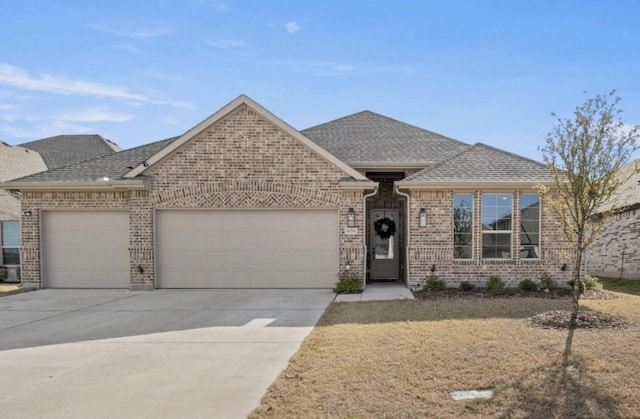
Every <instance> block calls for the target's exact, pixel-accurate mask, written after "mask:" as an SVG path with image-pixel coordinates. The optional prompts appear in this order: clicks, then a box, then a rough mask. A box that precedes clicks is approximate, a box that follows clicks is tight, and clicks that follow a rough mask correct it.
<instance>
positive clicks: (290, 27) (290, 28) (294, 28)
mask: <svg viewBox="0 0 640 419" xmlns="http://www.w3.org/2000/svg"><path fill="white" fill-rule="evenodd" d="M284 27H285V28H286V29H287V32H289V33H296V32H298V31H299V30H300V29H302V26H300V25H298V24H297V23H296V22H288V23H286V24H285V25H284Z"/></svg>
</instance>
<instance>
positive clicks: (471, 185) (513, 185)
mask: <svg viewBox="0 0 640 419" xmlns="http://www.w3.org/2000/svg"><path fill="white" fill-rule="evenodd" d="M395 185H396V187H398V188H403V189H425V188H426V189H465V190H468V189H489V188H492V189H501V188H502V189H532V188H533V187H534V186H535V185H544V186H549V187H554V186H555V183H553V182H551V181H550V182H531V181H515V182H514V181H488V182H487V181H485V182H474V181H473V180H468V181H464V182H447V181H441V182H434V181H420V180H413V181H398V182H395Z"/></svg>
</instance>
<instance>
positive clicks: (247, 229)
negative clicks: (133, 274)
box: [156, 210, 338, 288]
mask: <svg viewBox="0 0 640 419" xmlns="http://www.w3.org/2000/svg"><path fill="white" fill-rule="evenodd" d="M156 227H157V232H156V234H157V236H156V248H157V254H158V259H157V263H158V264H157V266H158V277H159V281H158V285H159V286H160V287H164V288H273V287H281V288H300V287H316V288H319V287H333V285H334V284H335V275H336V273H337V268H338V214H337V211H335V210H309V211H307V210H303V211H299V210H291V211H289V210H250V211H249V210H247V211H243V210H233V211H230V210H220V211H217V210H211V211H184V210H159V211H158V212H157V217H156ZM176 249H182V250H185V249H187V250H188V253H191V255H190V256H187V255H184V257H179V256H177V252H176ZM195 255H197V256H198V257H196V256H195ZM185 262H187V263H185ZM176 268H180V269H182V270H183V271H185V272H186V271H188V272H191V273H196V272H197V273H199V275H189V276H183V277H180V276H177V275H175V274H174V272H175V270H176Z"/></svg>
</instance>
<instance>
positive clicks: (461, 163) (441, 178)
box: [402, 143, 553, 184]
mask: <svg viewBox="0 0 640 419" xmlns="http://www.w3.org/2000/svg"><path fill="white" fill-rule="evenodd" d="M552 180H553V179H552V177H551V173H550V172H549V169H548V168H547V166H546V165H544V164H542V163H539V162H537V161H534V160H530V159H528V158H526V157H522V156H518V155H516V154H512V153H509V152H507V151H504V150H500V149H497V148H494V147H490V146H488V145H485V144H482V143H477V144H475V145H474V146H473V147H471V148H469V149H467V150H466V151H464V152H462V153H460V154H458V155H456V156H454V157H452V158H450V159H448V160H445V161H443V162H441V163H439V164H437V165H435V166H434V167H428V168H426V169H423V170H421V171H419V172H418V173H415V174H414V175H412V176H409V177H407V178H405V179H404V180H403V181H402V183H404V184H406V183H410V182H416V183H429V182H434V183H440V182H452V183H478V182H551V181H552Z"/></svg>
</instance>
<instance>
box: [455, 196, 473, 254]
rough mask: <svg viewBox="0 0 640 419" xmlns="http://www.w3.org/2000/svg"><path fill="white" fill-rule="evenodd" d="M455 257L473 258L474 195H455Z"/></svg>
mask: <svg viewBox="0 0 640 419" xmlns="http://www.w3.org/2000/svg"><path fill="white" fill-rule="evenodd" d="M453 257H454V258H455V259H471V258H472V257H473V194H466V193H457V194H454V195H453Z"/></svg>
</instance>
